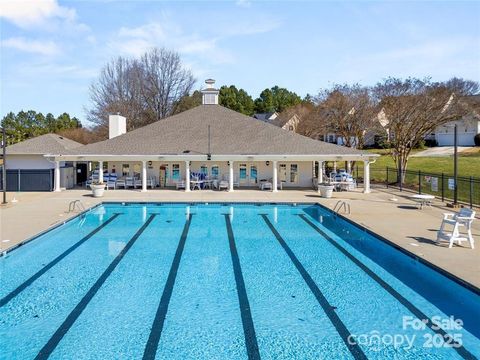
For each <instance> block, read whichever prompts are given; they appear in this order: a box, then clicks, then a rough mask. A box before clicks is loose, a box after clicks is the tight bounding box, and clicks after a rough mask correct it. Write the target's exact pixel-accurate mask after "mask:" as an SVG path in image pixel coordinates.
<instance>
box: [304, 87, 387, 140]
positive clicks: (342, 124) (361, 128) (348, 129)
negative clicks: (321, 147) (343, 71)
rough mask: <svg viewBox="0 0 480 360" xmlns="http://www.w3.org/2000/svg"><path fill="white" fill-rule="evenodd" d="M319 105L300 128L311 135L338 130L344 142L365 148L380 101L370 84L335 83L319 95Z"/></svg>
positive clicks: (336, 132)
mask: <svg viewBox="0 0 480 360" xmlns="http://www.w3.org/2000/svg"><path fill="white" fill-rule="evenodd" d="M317 101H318V105H317V106H316V107H315V108H314V110H313V111H312V112H311V113H310V114H309V115H308V116H307V117H306V119H305V121H304V122H303V123H302V126H300V131H301V132H302V133H303V134H304V135H307V136H310V137H316V138H318V137H319V136H320V135H324V134H327V133H331V132H333V133H335V134H336V135H337V136H339V137H341V138H342V139H343V145H345V146H348V147H354V148H359V149H361V148H363V146H364V144H365V136H366V133H367V131H368V130H369V129H371V128H372V127H373V126H374V124H375V123H376V122H375V115H376V113H377V111H378V110H377V107H376V104H375V102H374V100H373V98H372V96H371V91H370V89H369V88H367V87H362V86H360V85H358V84H355V85H335V86H334V87H333V88H332V89H331V90H326V91H323V92H321V93H320V94H319V96H318V97H317Z"/></svg>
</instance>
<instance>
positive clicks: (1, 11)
mask: <svg viewBox="0 0 480 360" xmlns="http://www.w3.org/2000/svg"><path fill="white" fill-rule="evenodd" d="M0 17H3V18H5V19H7V20H8V21H10V22H12V23H14V24H15V25H17V26H18V27H21V28H32V27H35V26H41V25H45V24H46V22H47V20H49V19H52V18H57V19H61V20H65V21H68V22H72V23H73V22H74V21H75V19H76V12H75V9H72V8H67V7H64V6H60V5H59V4H58V2H57V1H56V0H0Z"/></svg>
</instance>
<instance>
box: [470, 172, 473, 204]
mask: <svg viewBox="0 0 480 360" xmlns="http://www.w3.org/2000/svg"><path fill="white" fill-rule="evenodd" d="M472 208H473V177H472V176H470V209H472Z"/></svg>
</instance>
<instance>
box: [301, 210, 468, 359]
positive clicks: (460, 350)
mask: <svg viewBox="0 0 480 360" xmlns="http://www.w3.org/2000/svg"><path fill="white" fill-rule="evenodd" d="M299 216H300V218H301V219H302V220H304V221H305V222H306V223H307V224H308V225H310V226H311V227H312V228H313V229H314V230H315V231H316V232H318V233H319V234H320V235H321V236H322V237H324V238H325V239H326V240H327V241H328V242H329V243H330V244H332V245H333V246H334V247H335V248H337V250H340V252H341V253H342V254H343V255H345V256H346V257H347V258H348V259H349V260H351V261H352V262H353V263H354V264H355V265H357V266H358V267H359V268H360V269H362V270H363V271H364V272H365V273H366V274H367V275H368V276H370V277H371V278H372V279H373V280H374V281H375V282H377V283H378V284H379V285H380V286H381V287H382V288H384V289H385V290H386V291H387V292H388V293H389V294H390V295H392V296H393V297H394V298H395V299H396V300H397V301H398V302H400V303H401V304H402V305H403V306H405V307H406V308H407V309H408V310H409V311H410V312H411V313H412V314H413V315H415V316H416V317H417V318H418V319H420V320H422V321H423V322H424V323H425V324H426V325H427V326H428V327H429V328H430V329H431V330H432V331H433V332H435V333H436V334H439V335H441V336H442V338H443V339H444V341H445V343H446V344H449V345H450V346H451V347H452V348H453V349H454V350H455V351H456V352H457V353H458V354H459V355H460V356H461V357H462V358H464V359H468V360H470V359H477V357H476V356H474V355H473V354H472V353H471V352H470V351H468V350H467V349H465V348H464V347H463V346H462V344H460V343H458V342H456V341H455V340H454V339H453V338H452V337H451V336H450V335H449V334H447V333H446V332H445V330H443V329H442V328H441V327H439V326H437V325H435V324H434V323H433V322H432V320H431V319H430V318H429V317H428V316H427V315H426V314H424V313H423V311H421V310H420V309H419V308H417V307H416V306H415V305H413V304H412V303H411V302H410V301H409V300H407V299H406V298H405V297H404V296H403V295H401V294H400V293H399V292H398V291H397V290H395V289H394V288H393V287H391V286H390V285H389V284H387V283H386V282H385V281H384V280H383V279H382V278H381V277H380V276H378V275H377V274H375V273H374V272H373V271H372V270H371V269H370V268H368V267H367V266H366V265H365V264H363V263H362V262H361V261H360V260H358V259H357V258H356V257H355V256H353V255H352V254H350V253H349V252H348V251H347V250H346V249H345V248H343V247H342V246H341V245H339V244H338V243H337V242H336V241H335V240H333V239H332V238H331V237H330V236H329V235H328V234H326V233H325V232H324V231H323V230H321V229H320V228H319V227H318V226H316V225H315V224H314V223H313V222H312V221H310V220H309V219H307V217H306V216H305V215H304V214H301V215H299Z"/></svg>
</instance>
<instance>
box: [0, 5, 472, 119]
mask: <svg viewBox="0 0 480 360" xmlns="http://www.w3.org/2000/svg"><path fill="white" fill-rule="evenodd" d="M0 10H1V12H0V16H1V19H0V21H1V35H0V36H1V42H0V50H1V53H0V61H1V64H0V65H1V70H0V71H1V73H0V75H1V89H0V90H1V94H0V114H1V115H2V116H3V115H4V114H6V113H7V112H9V111H14V112H17V111H19V110H22V109H23V110H28V109H33V110H37V111H41V112H44V113H47V112H52V113H54V114H55V115H57V114H59V113H61V112H64V111H66V112H69V113H70V114H72V115H75V116H77V117H78V118H80V119H81V120H82V121H83V120H84V119H85V109H86V108H88V106H89V98H88V88H89V85H90V84H91V83H92V81H93V80H94V79H95V78H96V76H97V75H98V73H99V71H100V69H101V67H102V66H103V65H104V64H105V63H106V62H108V61H109V60H110V59H112V58H113V57H115V56H118V55H122V56H138V55H139V54H141V53H142V52H143V51H145V50H146V49H148V48H150V47H153V46H165V47H167V48H170V49H175V50H177V51H178V52H180V54H181V56H182V59H183V61H184V63H185V65H186V66H188V67H189V68H190V69H191V70H192V71H193V73H194V75H195V76H196V78H197V80H198V82H197V84H196V88H200V87H201V86H202V84H203V80H204V79H205V78H207V77H213V78H215V79H216V80H217V85H223V84H228V85H230V84H235V85H237V86H238V87H242V88H244V89H245V90H247V91H248V92H249V93H250V94H251V95H252V96H254V97H256V96H258V94H259V93H260V92H261V90H263V89H264V88H266V87H271V86H273V85H279V86H284V87H287V88H288V89H290V90H293V91H295V92H297V93H298V94H300V95H302V96H304V95H305V94H307V93H310V94H316V93H318V91H319V90H320V89H321V88H325V87H328V86H330V85H331V84H333V83H344V82H348V83H354V82H360V83H363V84H366V85H369V84H375V83H376V82H377V81H379V80H381V79H382V78H384V77H387V76H398V77H408V76H417V77H424V76H431V77H432V78H433V79H434V80H445V79H448V78H450V77H452V76H459V77H464V78H469V79H472V80H476V81H479V80H480V2H460V1H455V2H446V1H443V2H433V1H428V2H426V1H423V2H365V1H356V2H345V1H342V2H313V1H310V2H293V1H292V2H286V1H282V2H274V1H268V2H266V1H264V2H255V1H246V0H241V1H236V2H235V1H232V2H222V1H215V2H202V1H196V2H185V1H177V2H160V1H145V2H144V1H120V2H116V1H56V0H36V1H22V0H16V1H8V0H7V1H6V0H0Z"/></svg>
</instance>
